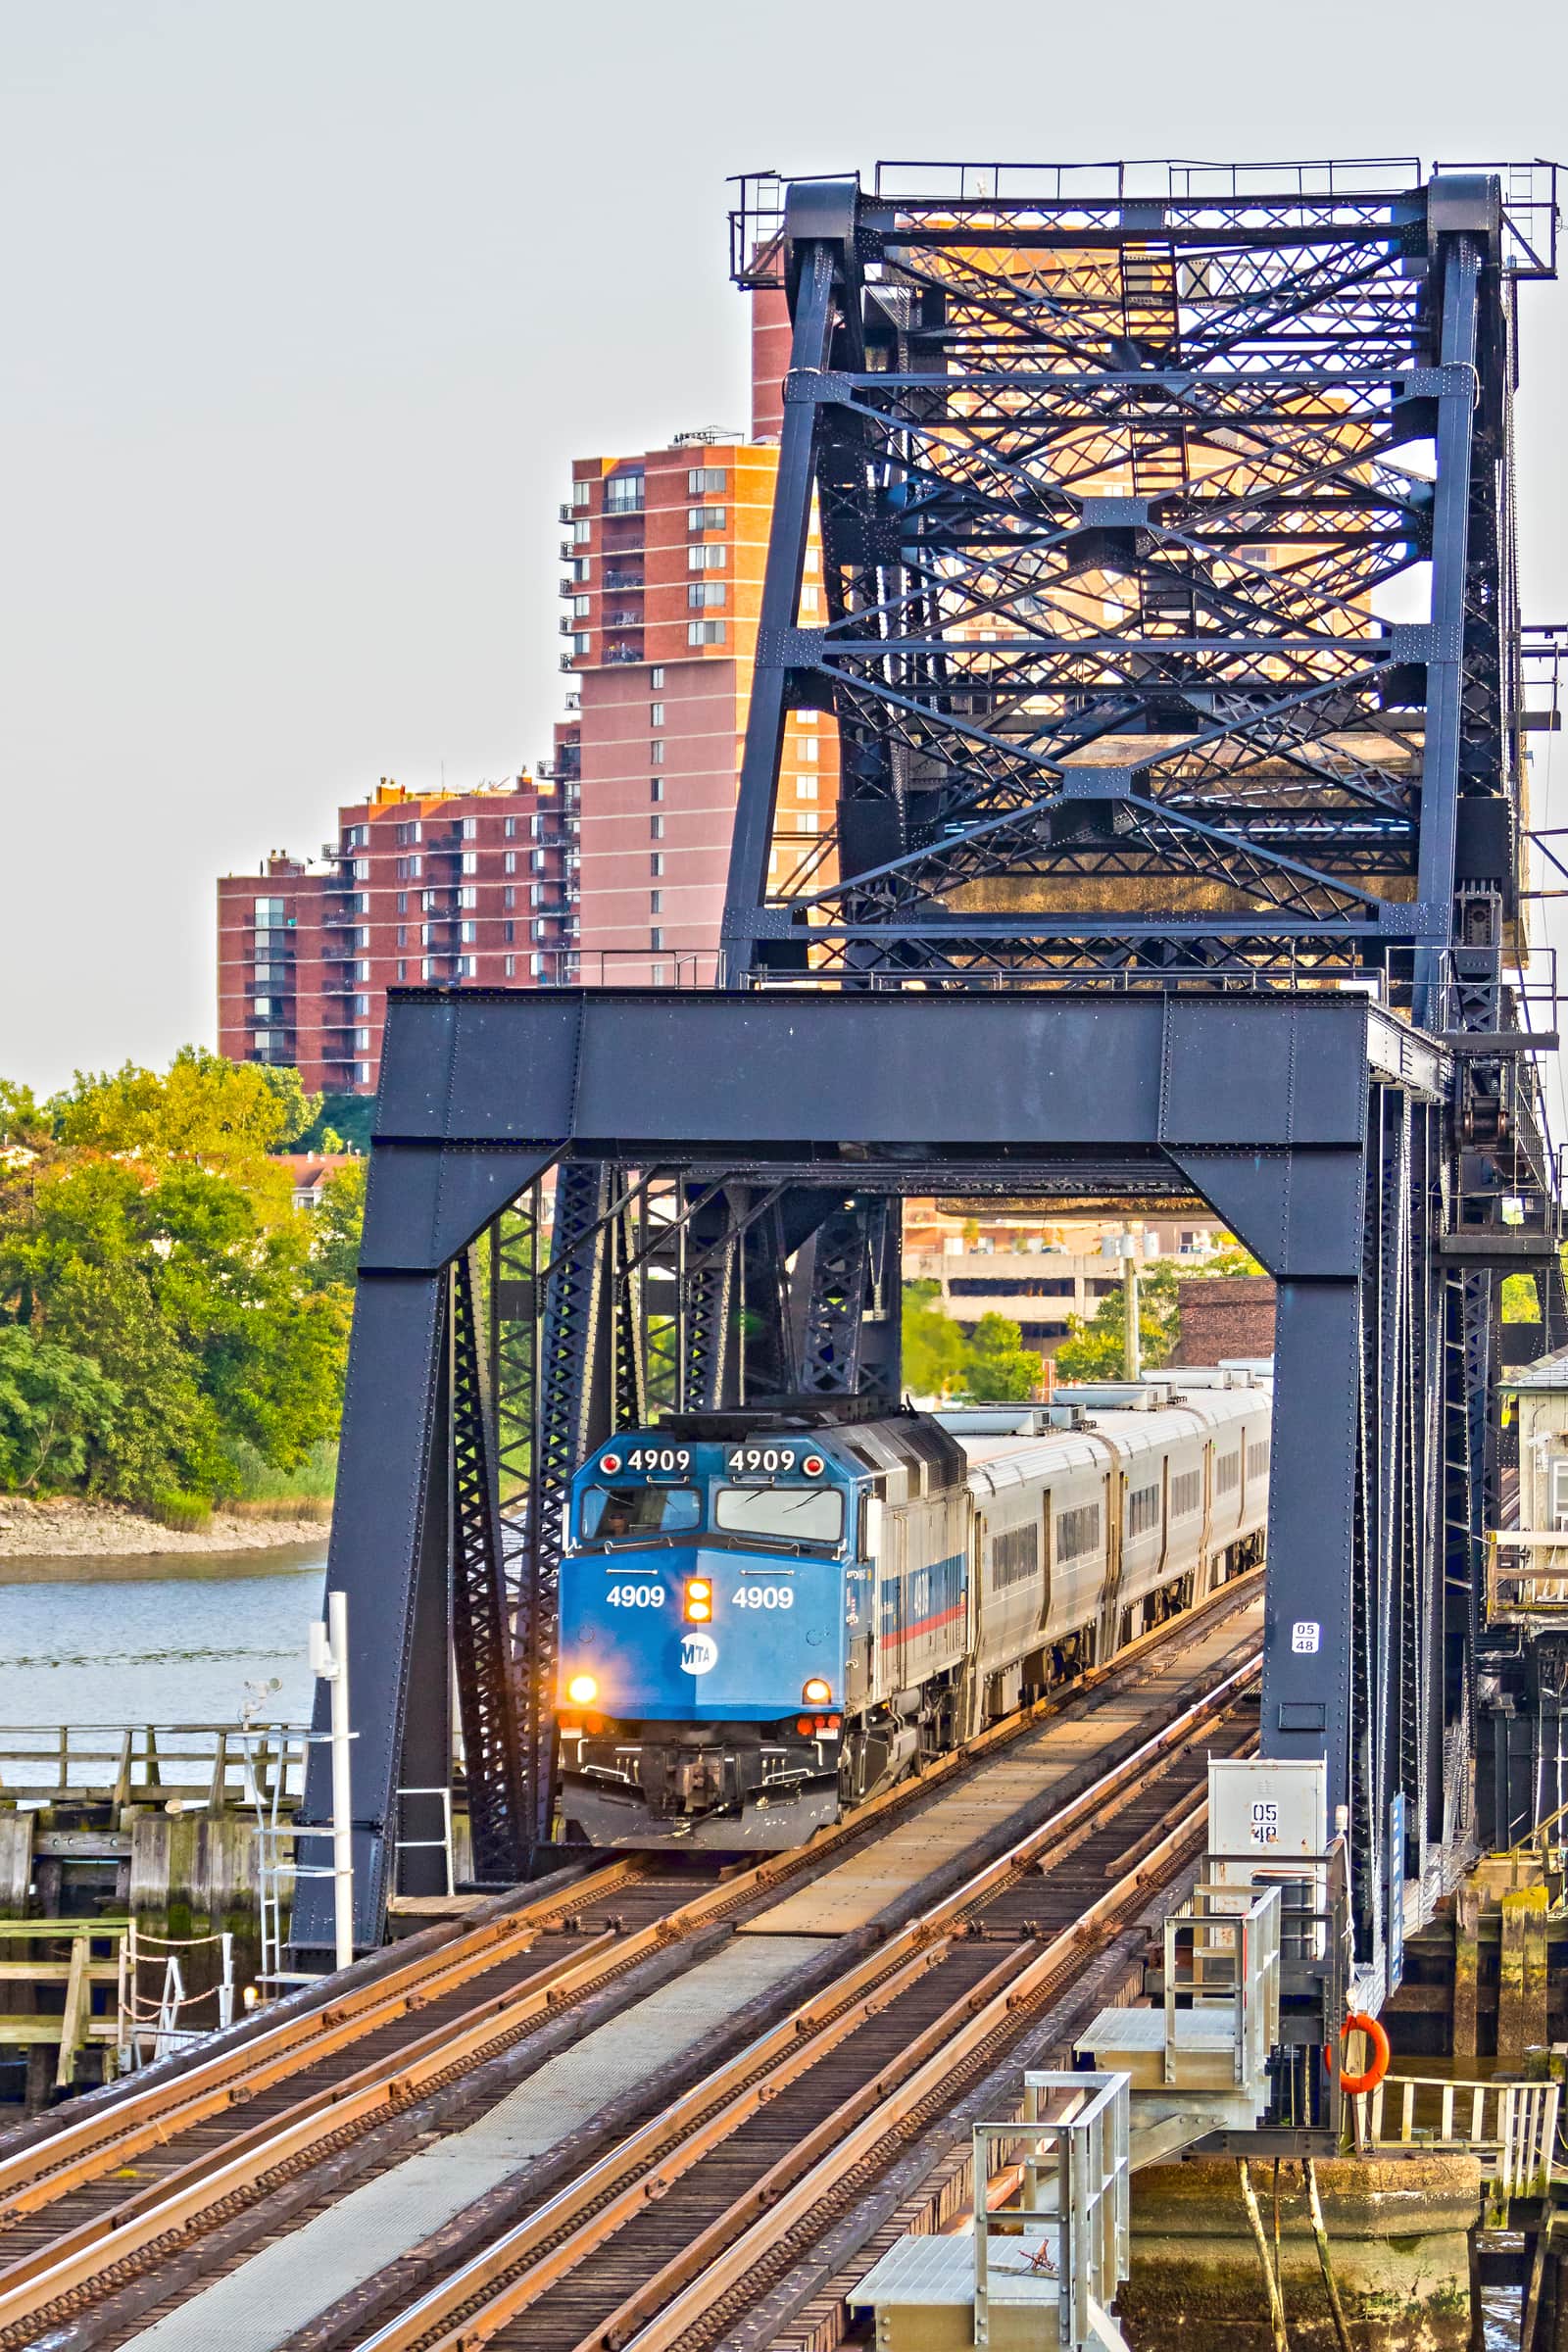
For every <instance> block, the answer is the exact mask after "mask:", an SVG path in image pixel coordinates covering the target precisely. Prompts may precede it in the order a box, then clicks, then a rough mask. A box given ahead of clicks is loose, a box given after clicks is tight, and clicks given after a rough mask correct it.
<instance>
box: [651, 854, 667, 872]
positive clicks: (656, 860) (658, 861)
mask: <svg viewBox="0 0 1568 2352" xmlns="http://www.w3.org/2000/svg"><path fill="white" fill-rule="evenodd" d="M663 870H664V853H663V851H662V850H655V851H654V853H653V855H652V856H651V857H650V858H649V860H648V871H649V872H650V873H651V874H662V872H663Z"/></svg>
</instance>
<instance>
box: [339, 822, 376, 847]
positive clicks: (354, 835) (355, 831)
mask: <svg viewBox="0 0 1568 2352" xmlns="http://www.w3.org/2000/svg"><path fill="white" fill-rule="evenodd" d="M369 846H370V828H369V826H368V825H350V827H349V828H348V831H347V832H346V833H345V834H344V836H343V847H344V848H345V849H346V850H368V848H369Z"/></svg>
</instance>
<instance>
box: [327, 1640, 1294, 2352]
mask: <svg viewBox="0 0 1568 2352" xmlns="http://www.w3.org/2000/svg"><path fill="white" fill-rule="evenodd" d="M1256 1673H1257V1661H1256V1660H1250V1661H1249V1662H1248V1663H1247V1664H1246V1665H1245V1666H1243V1667H1242V1668H1241V1669H1239V1670H1238V1671H1237V1672H1236V1673H1234V1674H1233V1675H1231V1676H1229V1677H1227V1678H1226V1681H1225V1683H1224V1685H1223V1686H1222V1687H1221V1688H1220V1690H1219V1691H1216V1692H1214V1693H1212V1694H1211V1695H1210V1696H1209V1697H1208V1698H1206V1699H1204V1700H1203V1701H1201V1703H1200V1704H1199V1705H1198V1706H1196V1707H1194V1708H1192V1709H1190V1710H1188V1711H1187V1713H1186V1714H1185V1715H1184V1716H1183V1718H1181V1719H1180V1721H1179V1722H1178V1724H1176V1725H1174V1726H1171V1727H1169V1728H1167V1729H1166V1730H1165V1731H1163V1732H1161V1733H1160V1734H1159V1735H1157V1736H1156V1738H1155V1739H1153V1740H1151V1741H1149V1742H1147V1743H1146V1745H1145V1746H1144V1747H1143V1748H1142V1749H1140V1750H1139V1751H1138V1753H1137V1754H1136V1755H1135V1756H1134V1757H1132V1758H1129V1759H1128V1760H1127V1761H1126V1762H1125V1763H1124V1764H1122V1765H1121V1766H1119V1767H1117V1768H1116V1769H1115V1770H1114V1771H1113V1772H1111V1773H1109V1774H1107V1775H1106V1776H1105V1777H1104V1780H1103V1782H1102V1783H1100V1784H1097V1786H1096V1787H1095V1789H1092V1790H1090V1791H1088V1792H1086V1793H1085V1794H1084V1795H1083V1796H1082V1797H1080V1798H1079V1799H1078V1800H1076V1801H1075V1802H1074V1803H1073V1804H1072V1805H1070V1806H1069V1807H1067V1808H1065V1809H1064V1811H1063V1813H1061V1814H1057V1815H1054V1816H1053V1817H1052V1818H1051V1819H1050V1820H1049V1821H1048V1822H1046V1823H1044V1824H1042V1825H1040V1826H1039V1827H1038V1828H1036V1829H1034V1830H1032V1831H1030V1832H1029V1833H1028V1834H1027V1835H1026V1836H1025V1837H1023V1838H1019V1839H1018V1840H1017V1841H1016V1843H1015V1844H1014V1845H1013V1846H1011V1847H1010V1848H1009V1849H1008V1850H1007V1851H1006V1852H1005V1854H1003V1855H1002V1856H1000V1857H998V1858H997V1859H996V1860H994V1861H993V1862H991V1863H989V1864H988V1865H987V1866H986V1867H985V1868H984V1869H983V1870H981V1871H979V1872H977V1873H976V1874H974V1876H972V1877H971V1878H970V1879H968V1880H967V1881H965V1882H964V1884H963V1885H962V1886H961V1887H957V1888H956V1889H955V1890H954V1892H953V1893H951V1894H950V1895H948V1896H946V1897H944V1898H943V1899H942V1900H941V1901H940V1902H938V1903H936V1904H934V1905H932V1906H931V1907H930V1908H928V1909H927V1910H926V1911H925V1912H923V1913H922V1914H921V1915H920V1916H919V1917H918V1918H917V1919H915V1920H913V1921H911V1922H910V1923H909V1925H908V1926H907V1927H906V1928H905V1929H903V1930H902V1931H901V1932H900V1933H898V1934H897V1935H896V1936H891V1937H890V1938H889V1939H888V1941H887V1942H886V1943H884V1944H883V1945H882V1946H881V1947H880V1948H879V1949H878V1950H876V1951H875V1952H873V1953H872V1954H871V1955H869V1956H868V1957H867V1958H865V1959H863V1960H861V1961H860V1962H859V1963H858V1965H857V1966H855V1967H854V1968H852V1969H851V1970H850V1971H849V1972H848V1974H846V1975H845V1976H844V1977H842V1978H841V1979H839V1980H838V1981H836V1982H835V1983H834V1984H833V1985H830V1986H828V1987H827V1988H826V1989H825V1990H823V1991H820V1992H818V1993H816V1994H815V1995H813V1996H812V1997H811V1998H810V1999H809V2000H808V2001H806V2002H804V2003H802V2004H801V2006H800V2007H799V2008H797V2009H796V2010H795V2011H793V2012H792V2013H791V2015H789V2016H788V2017H786V2018H785V2019H784V2020H783V2021H782V2022H781V2023H780V2024H779V2025H777V2026H775V2027H774V2028H773V2029H772V2030H771V2031H770V2032H769V2033H767V2034H763V2035H762V2036H761V2037H760V2039H758V2040H756V2041H754V2042H753V2043H752V2044H751V2045H750V2046H749V2047H748V2048H746V2049H744V2050H743V2051H741V2052H740V2053H739V2055H738V2056H736V2057H735V2058H734V2059H733V2060H732V2061H731V2062H730V2063H729V2064H728V2065H727V2066H725V2067H723V2068H721V2069H719V2070H718V2071H717V2072H715V2073H714V2074H712V2075H711V2076H709V2077H708V2078H707V2079H706V2080H705V2081H703V2082H700V2083H698V2084H697V2085H696V2086H695V2087H694V2088H692V2089H691V2090H689V2091H688V2092H687V2093H686V2094H685V2096H684V2097H682V2098H681V2099H679V2100H677V2101H676V2102H675V2103H674V2104H673V2105H672V2106H671V2107H669V2108H668V2109H666V2110H665V2112H664V2113H662V2114H661V2115H659V2116H657V2117H656V2118H654V2119H653V2120H652V2121H651V2122H650V2123H648V2124H646V2125H645V2126H644V2127H643V2129H642V2130H641V2131H636V2132H634V2133H633V2134H632V2135H631V2136H630V2137H629V2138H627V2139H625V2140H623V2141H621V2142H620V2143H619V2144H618V2145H616V2146H614V2147H613V2148H612V2149H611V2150H610V2151H609V2152H608V2153H607V2154H605V2155H604V2156H602V2157H601V2158H600V2159H599V2161H598V2162H597V2163H595V2164H592V2165H590V2166H589V2167H588V2168H587V2169H586V2170H585V2171H584V2172H582V2173H581V2174H580V2175H578V2176H577V2177H576V2178H575V2179H573V2180H570V2181H568V2182H567V2183H566V2184H565V2185H564V2186H563V2187H561V2188H560V2189H558V2190H557V2192H556V2193H555V2194H554V2195H553V2196H551V2197H549V2198H548V2200H547V2201H545V2202H543V2203H542V2204H540V2205H539V2207H538V2208H537V2210H536V2211H534V2212H531V2213H529V2214H528V2215H526V2216H525V2217H524V2218H523V2219H522V2220H520V2221H519V2222H517V2223H516V2224H515V2226H514V2227H513V2228H512V2229H508V2230H506V2231H505V2232H503V2233H502V2234H501V2235H500V2236H499V2237H497V2238H496V2239H495V2240H494V2242H493V2243H491V2244H489V2245H487V2246H485V2247H483V2248H482V2249H481V2250H480V2251H479V2252H477V2253H475V2254H474V2255H472V2256H471V2257H470V2258H469V2259H468V2260H466V2261H465V2262H462V2263H460V2264H459V2265H458V2266H457V2267H456V2268H454V2269H453V2270H452V2271H451V2273H450V2275H449V2276H447V2277H446V2278H442V2279H440V2280H439V2282H438V2283H437V2284H435V2285H433V2286H430V2287H427V2288H426V2289H425V2290H424V2291H422V2292H421V2293H419V2294H417V2295H416V2296H415V2297H413V2298H412V2299H411V2300H409V2301H408V2302H407V2303H406V2304H405V2306H404V2308H402V2309H401V2310H399V2311H397V2312H396V2313H395V2314H394V2315H393V2316H391V2317H387V2318H383V2319H382V2320H381V2321H380V2323H379V2325H375V2326H373V2327H371V2328H370V2329H369V2330H368V2331H362V2332H360V2333H357V2334H354V2335H352V2336H350V2335H342V2336H339V2337H337V2338H336V2339H335V2340H336V2341H338V2342H341V2343H344V2344H347V2343H349V2342H353V2343H355V2344H356V2345H357V2346H358V2347H359V2352H474V2348H475V2347H477V2346H480V2345H491V2344H493V2345H495V2346H497V2347H498V2352H607V2348H609V2347H628V2348H629V2352H677V2348H678V2352H699V2348H700V2347H701V2346H703V2345H704V2344H705V2343H708V2342H709V2341H711V2340H712V2338H713V2337H714V2336H715V2335H716V2334H717V2333H719V2332H721V2331H723V2330H724V2329H726V2328H728V2327H731V2326H733V2325H734V2323H735V2321H736V2320H737V2318H738V2317H739V2316H740V2314H741V2313H742V2312H743V2311H744V2310H745V2308H747V2306H748V2305H749V2304H750V2303H752V2302H753V2301H755V2300H757V2299H758V2298H760V2295H761V2294H762V2293H763V2292H765V2290H766V2287H767V2285H768V2284H769V2283H770V2281H771V2279H772V2278H774V2277H775V2276H777V2275H778V2274H779V2273H780V2272H781V2271H782V2270H784V2269H787V2268H788V2267H790V2266H791V2265H792V2264H793V2263H795V2262H796V2261H798V2260H799V2259H800V2257H801V2253H802V2251H803V2248H804V2245H805V2244H806V2243H808V2242H809V2240H810V2239H811V2238H813V2237H815V2236H818V2235H820V2234H822V2233H823V2232H825V2231H826V2230H827V2229H829V2228H830V2227H831V2226H832V2225H833V2224H834V2223H835V2222H837V2221H838V2220H839V2219H840V2218H841V2216H842V2214H843V2213H844V2212H845V2211H846V2210H847V2208H848V2206H849V2205H850V2204H851V2203H852V2202H853V2201H854V2200H855V2199H857V2198H858V2197H860V2196H862V2195H863V2194H865V2192H866V2190H867V2189H868V2187H870V2186H871V2185H872V2184H873V2182H874V2180H875V2179H876V2176H877V2174H878V2172H879V2171H880V2170H881V2169H883V2168H885V2166H886V2165H887V2164H888V2163H890V2162H891V2161H892V2160H893V2158H894V2157H895V2156H896V2155H897V2154H898V2152H899V2151H900V2150H901V2149H902V2148H903V2147H904V2146H905V2145H907V2142H908V2140H909V2139H910V2137H911V2136H912V2135H913V2134H914V2133H916V2132H917V2131H920V2130H922V2129H924V2128H925V2127H926V2126H927V2125H928V2124H929V2123H930V2122H931V2121H932V2120H933V2118H934V2117H935V2116H937V2115H938V2114H940V2113H941V2112H942V2111H943V2110H944V2109H945V2108H946V2107H948V2106H950V2105H951V2104H952V2103H953V2102H954V2101H955V2100H956V2098H958V2097H960V2096H961V2095H962V2093H963V2091H964V2090H965V2089H966V2088H967V2087H968V2086H969V2085H970V2084H971V2083H972V2082H975V2081H976V2080H978V2079H979V2078H980V2077H981V2076H982V2075H984V2074H985V2073H986V2072H988V2071H989V2070H990V2069H991V2068H992V2067H994V2066H995V2065H996V2064H997V2063H998V2061H999V2059H1000V2058H1002V2057H1003V2056H1004V2055H1005V2051H1006V2049H1007V2047H1008V2045H1009V2044H1010V2043H1011V2042H1013V2041H1015V2040H1017V2039H1018V2038H1019V2036H1020V2035H1021V2034H1024V2033H1025V2032H1026V2031H1027V2029H1028V2027H1029V2025H1030V2024H1031V2022H1032V2020H1033V2019H1034V2018H1035V2017H1037V2016H1038V2014H1039V2013H1040V2012H1041V2010H1042V2009H1044V2008H1045V2007H1046V2006H1047V2005H1048V2004H1049V2003H1051V2002H1052V2001H1053V2000H1054V1999H1055V1998H1057V1997H1058V1996H1059V1994H1060V1993H1061V1992H1062V1991H1063V1990H1064V1988H1065V1987H1066V1986H1067V1985H1070V1984H1071V1983H1072V1981H1073V1980H1074V1979H1075V1978H1076V1977H1077V1976H1079V1975H1081V1973H1082V1972H1083V1971H1084V1969H1085V1968H1086V1967H1087V1966H1088V1965H1089V1964H1090V1962H1091V1961H1092V1960H1093V1959H1094V1957H1095V1956H1096V1955H1097V1954H1098V1953H1099V1952H1101V1951H1102V1950H1103V1948H1104V1947H1105V1945H1106V1944H1107V1942H1108V1941H1109V1940H1110V1939H1111V1937H1112V1936H1115V1935H1116V1934H1117V1933H1118V1932H1119V1931H1123V1930H1125V1929H1126V1928H1127V1926H1128V1925H1129V1924H1130V1923H1131V1922H1132V1921H1133V1920H1134V1919H1135V1918H1136V1917H1137V1915H1138V1913H1139V1912H1140V1911H1141V1910H1142V1909H1143V1908H1144V1907H1145V1906H1146V1905H1147V1903H1148V1901H1149V1899H1150V1894H1151V1890H1152V1887H1155V1886H1157V1885H1159V1884H1162V1883H1164V1882H1167V1881H1168V1880H1170V1879H1171V1878H1172V1877H1174V1876H1175V1875H1177V1874H1178V1873H1179V1872H1180V1871H1181V1869H1182V1868H1183V1866H1184V1865H1185V1864H1186V1863H1187V1862H1188V1861H1189V1860H1190V1859H1191V1858H1192V1857H1193V1856H1194V1855H1195V1854H1196V1853H1198V1852H1199V1851H1201V1845H1202V1841H1203V1834H1204V1825H1205V1822H1206V1817H1207V1792H1206V1785H1205V1771H1206V1758H1207V1755H1208V1754H1209V1753H1210V1752H1212V1751H1213V1750H1216V1749H1217V1750H1218V1752H1221V1753H1226V1754H1239V1753H1242V1752H1245V1750H1246V1749H1247V1748H1248V1747H1249V1746H1250V1745H1251V1744H1252V1743H1253V1742H1254V1740H1255V1727H1254V1724H1253V1721H1252V1718H1251V1716H1250V1710H1248V1709H1246V1708H1244V1707H1243V1706H1241V1704H1240V1703H1239V1702H1240V1701H1241V1700H1242V1698H1243V1696H1244V1694H1245V1693H1246V1692H1247V1691H1250V1688H1251V1687H1252V1685H1253V1684H1254V1682H1255V1678H1256Z"/></svg>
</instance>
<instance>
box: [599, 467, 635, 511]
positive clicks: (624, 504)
mask: <svg viewBox="0 0 1568 2352" xmlns="http://www.w3.org/2000/svg"><path fill="white" fill-rule="evenodd" d="M642 511H643V476H642V471H641V469H640V468H639V469H638V471H637V472H635V473H613V474H612V475H611V476H610V479H609V480H608V481H607V482H606V484H605V513H606V514H607V515H640V514H641V513H642Z"/></svg>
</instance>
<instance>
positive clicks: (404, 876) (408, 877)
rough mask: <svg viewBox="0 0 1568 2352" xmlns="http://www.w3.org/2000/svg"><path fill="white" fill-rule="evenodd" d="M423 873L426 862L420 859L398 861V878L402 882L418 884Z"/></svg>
mask: <svg viewBox="0 0 1568 2352" xmlns="http://www.w3.org/2000/svg"><path fill="white" fill-rule="evenodd" d="M423 871H424V860H423V859H422V858H399V859H398V862H397V878H398V880H399V881H400V882H417V881H418V879H419V876H420V875H421V874H422V873H423Z"/></svg>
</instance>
